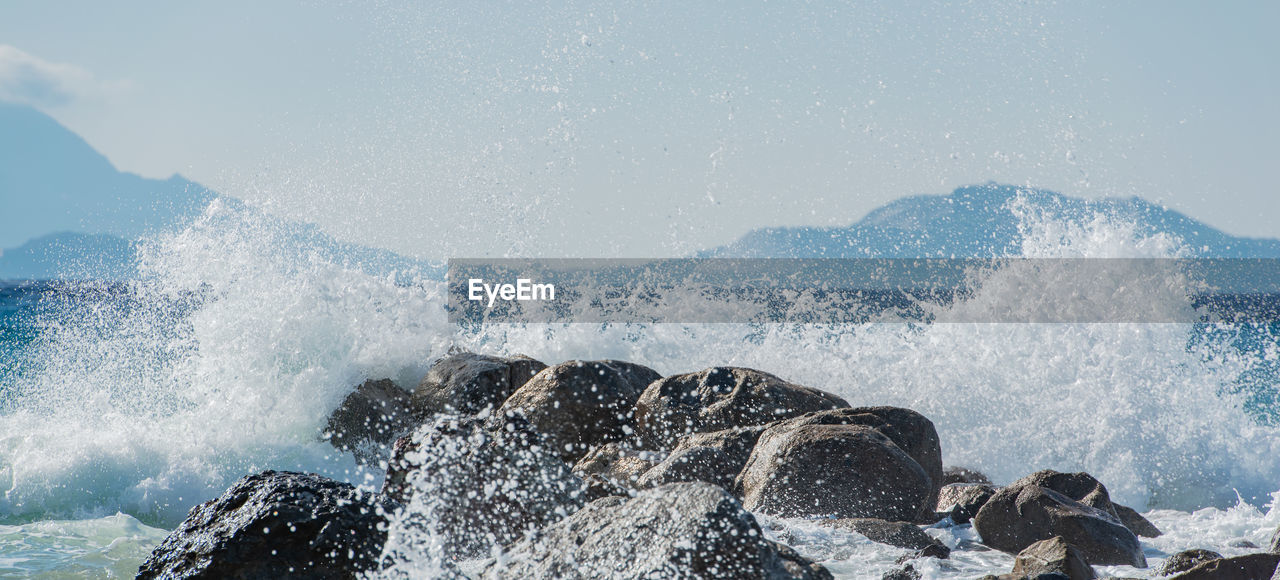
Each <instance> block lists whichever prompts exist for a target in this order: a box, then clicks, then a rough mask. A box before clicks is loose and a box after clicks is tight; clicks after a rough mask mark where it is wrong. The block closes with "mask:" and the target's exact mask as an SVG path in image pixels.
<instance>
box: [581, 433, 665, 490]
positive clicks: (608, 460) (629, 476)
mask: <svg viewBox="0 0 1280 580" xmlns="http://www.w3.org/2000/svg"><path fill="white" fill-rule="evenodd" d="M661 460H662V456H661V455H660V454H658V453H654V452H652V451H645V450H640V449H632V448H630V447H626V446H623V445H621V444H618V443H606V444H604V445H600V446H598V447H596V448H594V449H592V450H591V451H589V452H587V454H586V455H584V456H582V458H581V459H579V460H578V462H577V463H574V464H573V473H574V474H576V475H577V476H578V477H581V478H582V479H583V480H587V479H588V478H590V477H593V476H596V477H599V478H601V479H603V480H607V481H610V482H612V483H613V484H615V485H617V486H620V488H621V489H635V488H637V487H638V485H637V483H638V482H639V481H640V476H642V475H644V473H645V472H646V471H649V469H650V468H652V467H653V466H654V465H656V464H657V463H658V462H659V461H661Z"/></svg>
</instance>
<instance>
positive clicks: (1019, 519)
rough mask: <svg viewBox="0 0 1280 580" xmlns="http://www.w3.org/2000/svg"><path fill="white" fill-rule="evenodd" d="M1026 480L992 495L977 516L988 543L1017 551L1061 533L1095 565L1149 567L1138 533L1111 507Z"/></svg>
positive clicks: (1012, 552)
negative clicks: (1104, 508) (1108, 508)
mask: <svg viewBox="0 0 1280 580" xmlns="http://www.w3.org/2000/svg"><path fill="white" fill-rule="evenodd" d="M1029 481H1042V480H1040V479H1030V480H1029V479H1023V480H1019V481H1018V482H1015V483H1014V484H1012V485H1009V486H1008V487H1005V488H1002V489H1000V490H999V491H997V492H996V493H995V495H993V496H991V499H988V500H987V502H986V503H985V504H984V505H983V506H982V509H980V510H978V513H977V515H975V516H974V518H973V526H974V528H975V529H976V530H977V531H978V534H979V535H980V536H982V541H983V543H984V544H986V545H988V546H991V547H992V548H995V549H997V550H1001V551H1004V552H1009V553H1011V554H1016V553H1018V552H1021V551H1022V550H1024V549H1026V548H1027V546H1030V545H1031V544H1034V543H1036V542H1038V541H1040V540H1047V539H1050V538H1052V537H1054V536H1062V538H1063V539H1064V540H1065V541H1067V542H1068V543H1070V544H1072V545H1074V546H1075V547H1076V548H1078V549H1079V550H1080V552H1081V553H1082V554H1083V555H1084V557H1085V559H1086V560H1088V561H1089V563H1090V564H1093V565H1103V566H1109V565H1128V566H1136V567H1139V568H1145V567H1146V565H1147V561H1146V558H1145V557H1144V556H1143V554H1142V546H1141V544H1139V542H1138V538H1137V536H1134V535H1133V532H1131V531H1129V528H1126V527H1125V526H1124V524H1123V523H1121V522H1120V520H1119V519H1117V518H1116V517H1115V515H1114V514H1113V513H1112V512H1108V511H1103V510H1101V509H1098V508H1096V507H1093V506H1090V505H1085V504H1083V503H1081V502H1079V501H1076V500H1074V499H1072V498H1070V497H1067V496H1066V495H1063V494H1062V493H1059V492H1058V491H1055V490H1053V489H1049V488H1047V487H1043V486H1040V485H1034V484H1032V483H1029Z"/></svg>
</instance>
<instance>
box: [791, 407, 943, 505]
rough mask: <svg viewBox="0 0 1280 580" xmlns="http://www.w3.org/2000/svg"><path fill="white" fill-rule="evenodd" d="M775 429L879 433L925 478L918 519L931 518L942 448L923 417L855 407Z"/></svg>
mask: <svg viewBox="0 0 1280 580" xmlns="http://www.w3.org/2000/svg"><path fill="white" fill-rule="evenodd" d="M775 425H779V426H782V425H785V426H795V427H798V426H800V425H864V426H867V427H871V428H872V429H875V430H876V431H879V432H881V433H883V434H884V435H885V436H886V437H888V438H889V439H890V440H891V441H893V443H894V444H895V445H897V446H898V448H899V449H901V450H903V451H905V452H906V453H907V455H910V456H911V458H912V459H914V460H915V461H916V463H918V464H920V467H923V468H924V472H925V474H927V475H928V476H929V481H930V484H931V486H932V487H931V489H930V491H929V496H928V497H927V498H925V503H924V504H923V506H922V507H921V510H922V511H921V513H920V514H919V515H920V516H923V515H926V514H929V515H932V513H933V507H934V505H935V504H936V503H937V498H938V491H937V488H938V487H941V484H940V483H938V482H940V481H942V446H941V444H940V443H939V442H938V431H937V430H936V429H934V427H933V421H930V420H929V419H928V418H926V417H925V416H924V415H921V414H920V413H917V412H915V411H912V410H911V409H903V408H901V407H857V408H852V409H848V408H846V409H832V410H828V411H818V412H814V413H805V414H804V415H800V416H798V417H794V418H791V419H786V420H783V421H779V422H778V423H775ZM771 427H772V425H771Z"/></svg>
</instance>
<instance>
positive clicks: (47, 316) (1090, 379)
mask: <svg viewBox="0 0 1280 580" xmlns="http://www.w3.org/2000/svg"><path fill="white" fill-rule="evenodd" d="M1014 209H1015V211H1023V214H1022V215H1021V217H1022V220H1023V224H1022V231H1023V241H1022V244H1021V246H1020V248H1019V249H1018V252H1019V255H1023V256H1029V257H1173V256H1180V255H1183V254H1184V253H1185V252H1184V249H1183V245H1182V242H1181V241H1180V240H1178V239H1176V238H1175V237H1173V236H1169V235H1166V234H1162V233H1158V232H1157V233H1155V234H1150V233H1146V234H1141V233H1139V232H1140V231H1142V230H1140V229H1139V228H1137V227H1136V226H1135V224H1132V223H1127V222H1125V221H1123V220H1121V219H1117V218H1115V217H1109V216H1102V215H1098V216H1075V217H1072V218H1070V219H1067V218H1062V217H1055V216H1050V215H1046V214H1044V213H1043V212H1036V211H1025V209H1023V210H1017V208H1014ZM297 244H298V242H297V240H294V239H291V238H289V237H288V236H282V235H279V229H278V228H276V227H274V225H273V222H272V220H271V219H270V218H268V217H266V216H264V215H262V214H260V213H258V212H256V211H254V210H252V209H251V208H244V207H241V206H233V205H229V204H222V203H219V202H216V201H215V202H214V203H213V204H211V205H210V207H209V208H208V209H207V210H206V212H205V213H204V215H202V216H201V217H200V218H199V219H197V220H196V221H195V222H194V223H192V224H190V225H189V226H187V227H185V228H183V229H181V230H175V231H170V232H166V233H164V234H161V235H157V236H154V237H152V238H149V239H146V240H143V241H142V243H141V244H140V246H139V248H140V249H139V252H140V258H141V264H142V272H143V278H142V279H141V280H139V281H137V282H133V283H129V284H122V285H107V284H94V283H89V284H63V285H42V284H5V285H4V286H2V287H0V332H3V334H0V345H3V346H2V347H0V489H2V490H3V495H2V496H0V576H4V575H36V574H44V575H46V577H83V576H97V577H120V576H128V575H129V574H130V571H131V570H134V569H136V566H137V565H138V564H139V563H140V562H141V561H142V559H143V558H145V556H146V554H147V552H148V551H149V549H150V547H151V546H153V545H154V544H155V543H157V542H159V540H160V539H161V538H162V537H163V535H164V533H165V530H167V529H172V527H173V526H175V525H176V524H177V522H179V521H181V520H182V518H183V517H184V516H185V515H186V513H187V511H188V510H189V509H190V508H191V507H192V506H193V505H195V504H197V503H199V502H201V501H205V500H207V499H210V498H212V497H215V496H217V495H218V494H220V493H221V492H222V491H223V490H224V489H225V488H226V487H227V486H228V485H229V484H230V483H231V482H233V481H235V480H236V479H238V478H239V477H241V476H243V475H245V474H248V473H252V472H256V471H259V470H262V469H268V468H272V469H293V470H304V471H313V472H317V473H321V474H325V475H328V476H330V477H335V478H338V479H342V480H345V481H349V482H352V483H355V484H357V485H363V486H367V487H370V488H377V487H378V486H379V485H380V484H381V477H382V474H381V471H380V470H379V469H378V468H376V467H375V468H369V467H364V466H361V465H360V464H358V463H357V462H356V461H355V460H354V458H353V457H351V456H350V455H348V454H343V453H338V452H336V451H334V450H333V449H332V448H331V447H330V446H329V445H328V444H326V443H325V442H324V441H323V440H322V439H321V437H320V434H321V430H322V426H323V424H324V421H325V418H326V416H327V414H328V412H329V411H330V410H331V409H332V408H334V407H335V406H336V405H337V404H338V402H339V401H341V399H342V398H343V397H344V396H345V395H346V394H347V393H348V392H349V390H350V389H351V388H352V386H353V385H355V384H358V383H359V382H360V381H362V380H363V379H366V378H381V377H392V378H393V379H395V380H397V381H399V382H400V383H401V384H403V385H413V384H416V382H417V380H418V379H419V378H420V377H421V376H422V375H423V374H424V373H425V372H426V369H427V368H428V366H429V365H430V363H431V361H432V360H433V359H434V358H435V357H438V356H440V355H442V354H444V353H445V352H446V351H447V350H448V349H449V348H451V347H462V348H468V349H472V350H475V351H480V352H490V353H498V354H515V353H523V354H528V355H530V356H534V357H536V358H539V359H541V360H544V361H547V362H552V363H553V362H558V361H561V360H566V359H571V358H579V359H592V358H618V359H624V360H631V361H635V362H639V363H643V364H646V365H649V366H651V367H653V368H654V369H656V370H658V371H659V372H661V373H663V374H670V373H679V372H688V371H695V370H699V369H702V368H705V367H708V366H713V365H739V366H749V367H755V368H760V369H763V370H767V371H770V372H773V373H775V374H778V375H780V376H782V377H784V378H787V379H790V380H793V381H795V382H798V383H801V384H805V385H809V386H813V387H817V388H821V389H825V390H828V391H831V392H834V393H837V394H839V395H841V396H842V397H844V398H846V399H847V400H848V401H850V402H851V403H853V404H855V405H898V406H905V407H910V408H912V409H916V410H918V411H920V412H921V413H923V414H925V415H926V416H928V417H929V418H930V419H932V420H933V422H934V423H935V425H936V426H937V429H938V431H939V434H940V436H941V440H942V445H943V458H944V462H945V463H946V464H948V465H962V466H966V467H970V468H975V469H978V470H981V471H983V472H984V473H986V474H988V475H989V476H991V478H992V479H993V480H995V481H996V482H997V483H1007V482H1010V481H1012V480H1014V479H1017V478H1018V477H1021V476H1023V475H1026V474H1028V473H1031V472H1033V471H1036V470H1039V469H1046V468H1052V469H1057V470H1060V471H1080V470H1083V471H1088V472H1089V473H1091V474H1093V475H1094V476H1096V477H1098V478H1099V479H1100V480H1102V481H1103V483H1105V484H1106V485H1107V486H1108V488H1109V489H1110V490H1111V492H1112V496H1113V497H1114V498H1115V499H1116V500H1117V501H1120V502H1121V503H1125V504H1127V505H1131V506H1133V507H1135V508H1138V509H1139V510H1140V511H1143V512H1145V513H1147V514H1148V517H1149V518H1150V519H1151V520H1152V521H1153V522H1155V523H1156V524H1157V526H1159V527H1161V529H1163V530H1164V531H1165V532H1166V535H1165V536H1163V537H1161V538H1157V539H1154V540H1144V542H1143V544H1144V547H1145V549H1146V551H1147V553H1148V558H1149V560H1150V561H1151V563H1152V565H1153V567H1152V568H1151V569H1148V570H1134V569H1129V568H1114V569H1112V568H1108V569H1106V570H1105V572H1107V573H1112V574H1116V575H1122V576H1134V577H1147V576H1150V575H1152V574H1153V572H1152V570H1154V567H1155V566H1156V565H1158V563H1159V560H1160V559H1161V558H1163V557H1165V556H1167V555H1168V554H1171V553H1173V552H1176V551H1178V550H1181V549H1185V548H1190V547H1206V548H1212V549H1215V550H1218V551H1221V552H1223V553H1226V554H1237V553H1244V552H1247V551H1248V549H1246V548H1239V547H1233V546H1234V545H1236V544H1239V542H1240V541H1242V540H1245V541H1249V542H1252V543H1253V544H1256V545H1265V542H1266V541H1267V539H1268V538H1269V536H1270V533H1271V531H1272V530H1274V529H1275V528H1276V527H1277V526H1278V525H1280V509H1277V508H1278V507H1280V500H1278V499H1277V496H1276V495H1275V494H1276V493H1277V492H1278V491H1280V462H1277V461H1275V458H1276V457H1278V456H1280V427H1278V426H1277V417H1278V416H1280V415H1277V413H1276V412H1275V401H1276V385H1277V383H1280V379H1277V376H1278V374H1277V370H1276V369H1277V360H1280V356H1278V355H1280V352H1278V351H1280V349H1278V348H1277V341H1276V340H1275V336H1277V332H1276V329H1274V328H1271V327H1267V326H1252V327H1250V326H1213V327H1210V326H1203V325H1190V324H1124V323H1108V324H938V325H919V324H915V325H907V324H882V325H861V326H820V325H748V324H741V325H734V324H715V325H680V324H664V325H634V324H633V325H585V324H584V325H489V326H484V327H482V328H478V329H476V328H462V327H458V326H454V325H450V324H448V323H447V321H446V316H445V311H444V294H443V293H444V288H443V284H442V283H441V282H439V281H438V280H436V279H433V278H431V277H430V276H427V275H420V274H419V273H415V272H395V273H392V274H389V275H374V274H370V273H367V272H365V271H362V270H361V269H360V268H359V267H358V266H356V265H352V264H348V263H339V262H337V261H335V260H334V259H332V258H331V257H329V256H327V255H325V254H323V253H322V252H309V251H307V248H306V247H298V246H297ZM1001 275H1002V274H1000V273H996V274H992V275H990V278H989V279H986V280H983V284H982V287H981V289H980V290H979V291H978V292H977V293H976V294H975V295H974V296H973V297H972V298H970V299H969V300H967V301H964V302H961V303H959V304H956V305H953V306H951V307H950V308H958V309H966V308H967V309H973V310H974V311H975V312H981V311H983V310H984V309H988V310H989V309H992V308H1000V307H1001V305H1002V304H1006V303H1008V301H1007V300H1004V299H1003V298H1004V297H1005V296H1006V294H1005V293H1007V292H1014V291H1018V292H1025V291H1026V290H1025V289H1017V288H1015V287H1014V285H1013V284H1006V283H1002V279H1001ZM1054 291H1055V288H1054V287H1052V286H1048V287H1045V288H1043V289H1042V292H1044V293H1046V294H1052V293H1053V292H1054ZM1150 300H1151V302H1152V304H1153V305H1155V306H1156V307H1159V308H1169V309H1182V308H1189V305H1188V304H1187V301H1186V298H1185V296H1182V295H1180V293H1178V292H1176V291H1171V292H1169V294H1168V295H1167V296H1161V295H1154V296H1151V297H1150ZM761 521H762V523H763V524H764V525H765V526H766V528H767V529H768V530H769V533H770V534H773V535H774V536H775V537H779V538H784V539H786V540H787V541H788V543H790V544H792V545H794V546H795V547H796V548H797V549H799V550H800V551H801V552H802V553H804V554H806V555H808V556H810V557H812V558H815V559H817V560H819V561H822V562H824V563H825V564H826V565H827V566H828V567H829V568H830V569H831V570H832V571H833V572H834V573H835V574H836V575H837V577H841V578H878V577H879V576H880V575H881V574H883V573H884V572H885V571H887V570H889V569H891V568H893V567H894V564H893V562H894V560H896V559H897V558H898V557H899V556H901V555H902V554H903V552H902V551H901V550H897V549H894V548H890V547H887V546H882V545H878V544H874V543H871V542H869V541H868V540H866V539H865V538H862V537H861V536H857V535H852V534H840V533H838V532H833V531H830V530H824V529H821V528H818V527H817V526H814V525H812V524H811V523H809V522H805V521H799V520H777V519H773V518H768V517H761ZM401 532H403V533H411V531H409V530H401ZM929 533H930V534H933V535H935V536H936V537H938V538H939V539H941V540H942V541H944V542H946V543H948V544H949V545H952V546H973V545H974V544H975V542H977V540H978V538H977V537H976V534H975V533H974V532H973V530H972V528H971V527H969V526H958V527H950V528H937V529H931V530H929ZM419 540H420V541H407V542H406V545H412V546H418V547H419V548H418V549H419V551H420V553H416V554H413V553H411V554H410V555H409V557H408V559H407V560H406V561H405V562H403V565H404V566H403V569H405V570H417V571H427V572H429V571H430V570H432V569H434V568H433V567H434V566H436V565H437V564H438V560H436V555H434V554H433V553H432V551H431V549H430V546H432V545H433V543H432V542H431V541H429V540H430V539H429V538H427V539H419ZM1011 566H1012V558H1011V557H1010V556H1008V555H1006V554H1001V553H999V552H993V551H983V550H977V549H971V550H961V551H957V552H954V553H953V556H952V558H951V559H950V560H946V561H927V562H924V563H922V564H918V565H917V567H918V568H920V570H921V572H922V573H923V574H924V576H925V577H926V578H973V577H977V576H981V575H983V574H986V573H1001V572H1007V571H1008V570H1009V569H1010V567H1011Z"/></svg>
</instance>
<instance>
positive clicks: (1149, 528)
mask: <svg viewBox="0 0 1280 580" xmlns="http://www.w3.org/2000/svg"><path fill="white" fill-rule="evenodd" d="M1111 506H1112V507H1114V508H1115V510H1116V515H1117V516H1119V518H1120V523H1122V524H1124V527H1126V528H1129V531H1131V532H1133V533H1134V535H1136V536H1141V537H1144V538H1158V537H1160V536H1161V535H1162V534H1163V532H1161V531H1160V528H1157V527H1156V525H1155V524H1153V523H1151V522H1150V521H1149V520H1147V518H1144V517H1142V514H1140V513H1138V510H1135V509H1133V508H1131V507H1127V506H1122V505H1120V504H1118V503H1115V502H1112V503H1111Z"/></svg>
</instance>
